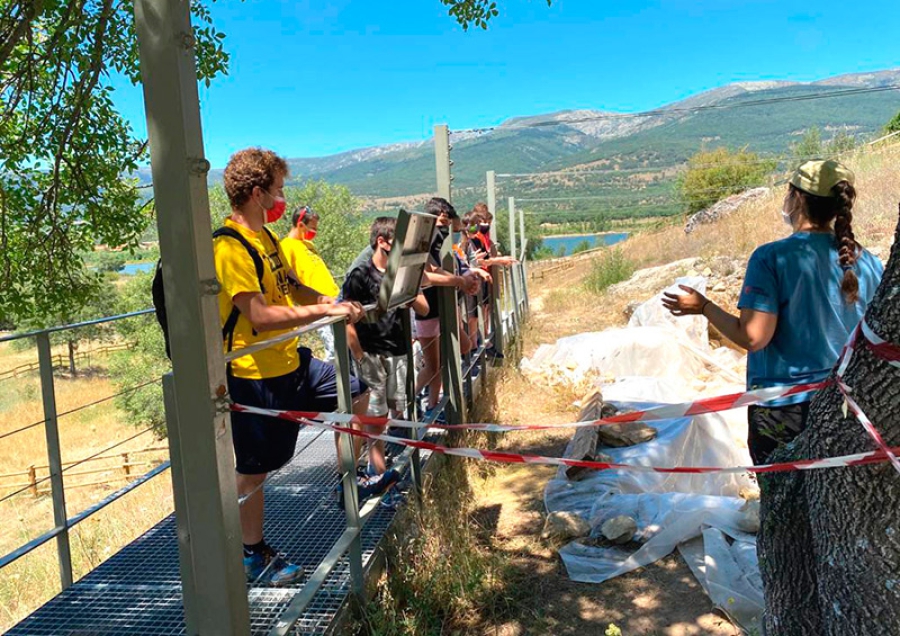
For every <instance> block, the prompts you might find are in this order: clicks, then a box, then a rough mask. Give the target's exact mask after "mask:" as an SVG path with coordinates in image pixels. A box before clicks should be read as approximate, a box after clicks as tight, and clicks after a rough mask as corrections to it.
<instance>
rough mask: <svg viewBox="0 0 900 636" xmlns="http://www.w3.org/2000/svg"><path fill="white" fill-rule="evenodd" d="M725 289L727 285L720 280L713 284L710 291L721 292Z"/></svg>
mask: <svg viewBox="0 0 900 636" xmlns="http://www.w3.org/2000/svg"><path fill="white" fill-rule="evenodd" d="M726 289H728V285H726V284H725V283H722V282H718V283H716V284H715V285H713V288H712V291H714V292H723V291H725V290H726Z"/></svg>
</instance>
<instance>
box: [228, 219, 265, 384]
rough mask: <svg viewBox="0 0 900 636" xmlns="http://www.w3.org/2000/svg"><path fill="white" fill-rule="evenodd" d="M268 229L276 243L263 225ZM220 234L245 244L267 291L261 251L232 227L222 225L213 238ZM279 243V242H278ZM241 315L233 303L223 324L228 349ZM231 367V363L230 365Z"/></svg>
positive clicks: (261, 282)
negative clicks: (264, 282)
mask: <svg viewBox="0 0 900 636" xmlns="http://www.w3.org/2000/svg"><path fill="white" fill-rule="evenodd" d="M263 229H264V230H265V231H266V234H268V235H269V238H270V239H271V240H272V242H273V243H275V239H274V237H273V235H272V232H271V231H270V230H269V229H268V228H266V227H263ZM220 236H227V237H228V238H233V239H234V240H236V241H237V242H238V243H240V244H241V245H243V246H244V248H245V249H246V250H247V252H248V253H249V254H250V258H251V259H252V260H253V266H254V267H255V268H256V277H257V278H258V279H259V288H260V290H261V291H262V293H266V288H265V286H264V285H263V274H264V273H265V271H266V270H265V265H263V260H262V256H260V255H259V252H258V251H257V249H256V248H255V247H253V246H252V245H251V244H250V241H248V240H247V239H246V238H244V235H243V234H241V233H240V232H238V231H237V230H235V229H234V228H230V227H220V228H219V229H218V230H216V231H215V232H213V238H214V239H216V238H219V237H220ZM276 244H277V243H276ZM240 316H241V310H240V309H238V308H237V305H234V304H232V306H231V313H230V314H228V318H227V319H226V320H225V324H224V325H223V326H222V340H226V341H227V342H228V351H231V348H232V346H233V344H234V330H235V327H237V321H238V318H240ZM228 366H229V368H231V365H230V364H229V365H228Z"/></svg>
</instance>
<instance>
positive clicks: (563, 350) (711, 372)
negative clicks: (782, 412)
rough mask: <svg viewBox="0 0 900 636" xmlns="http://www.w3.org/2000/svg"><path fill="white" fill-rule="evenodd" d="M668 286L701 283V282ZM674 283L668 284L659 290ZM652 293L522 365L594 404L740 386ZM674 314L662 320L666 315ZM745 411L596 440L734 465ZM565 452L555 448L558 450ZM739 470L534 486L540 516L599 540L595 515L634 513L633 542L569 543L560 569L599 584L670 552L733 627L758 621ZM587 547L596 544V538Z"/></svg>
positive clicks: (734, 363)
mask: <svg viewBox="0 0 900 636" xmlns="http://www.w3.org/2000/svg"><path fill="white" fill-rule="evenodd" d="M679 282H682V283H683V284H686V285H690V286H692V287H695V288H698V289H700V290H702V289H705V280H704V279H687V280H686V279H681V280H680V281H679ZM669 289H670V290H672V291H675V290H677V287H676V286H673V287H670V288H669ZM661 309H662V308H661V303H660V295H657V296H656V297H654V298H653V299H651V300H650V301H648V302H646V303H644V304H643V305H641V306H640V307H638V308H637V310H636V311H635V312H634V314H633V316H632V319H631V323H630V325H629V327H627V328H624V329H611V330H608V331H605V332H601V333H587V334H580V335H577V336H572V337H570V338H563V339H560V340H559V341H557V343H556V344H555V345H545V346H543V347H541V348H540V349H539V350H538V352H537V353H536V354H535V356H534V357H532V358H531V359H530V360H524V361H523V363H522V368H523V370H524V371H525V372H526V373H527V374H532V375H534V376H537V377H540V378H541V379H542V380H544V381H548V380H549V381H552V379H553V378H555V379H556V381H559V382H574V383H576V384H584V383H585V382H592V381H593V382H595V383H597V384H600V385H601V386H602V393H603V398H604V401H606V402H613V403H618V405H619V406H621V407H626V408H631V409H637V408H644V407H646V406H650V405H653V404H660V403H678V402H684V401H688V400H692V399H696V398H697V397H701V396H711V395H718V394H722V393H731V392H738V391H741V390H743V388H744V386H743V384H742V383H741V377H742V364H743V360H742V359H741V357H740V356H738V355H737V354H736V353H735V352H734V351H732V350H729V349H724V348H719V349H716V350H712V351H711V350H710V349H709V343H708V340H707V338H706V321H705V319H702V318H696V319H695V318H689V319H686V321H685V322H682V321H681V319H678V320H674V319H673V318H672V317H671V316H669V314H668V312H665V311H664V310H661ZM673 320H674V322H673ZM746 417H747V415H746V409H737V410H733V411H726V412H724V413H714V414H707V415H702V416H697V417H694V418H687V417H686V418H679V419H672V420H665V421H651V422H648V424H649V425H651V426H653V427H654V428H656V429H657V431H658V434H657V437H656V438H655V439H653V440H651V441H649V442H645V443H642V444H639V445H636V446H631V447H626V448H601V449H599V450H601V451H602V452H604V453H606V454H607V455H609V456H611V457H612V458H613V460H614V461H615V462H619V463H627V464H640V465H647V466H650V465H652V466H672V467H674V466H740V465H747V464H750V463H751V460H750V455H749V452H748V450H747V444H746V439H747V419H746ZM568 450H569V449H567V451H568ZM754 489H755V485H754V483H753V481H752V480H751V478H750V477H749V475H747V474H731V473H727V474H660V473H650V472H648V473H642V472H641V473H639V472H629V471H616V470H607V471H597V472H593V473H589V474H588V475H587V476H586V477H584V478H583V479H581V480H580V481H569V480H568V479H567V478H566V476H565V470H564V469H563V468H561V469H560V470H559V472H558V474H557V476H556V478H554V479H552V480H551V481H550V482H549V483H548V484H547V486H546V489H545V504H546V507H547V510H548V512H555V511H568V512H574V513H576V514H578V515H580V516H581V517H582V518H583V519H585V520H586V521H588V522H589V523H590V524H591V527H592V528H593V531H592V535H591V536H592V538H596V537H599V536H600V526H601V525H602V523H603V522H604V521H606V520H607V519H610V518H612V517H615V516H619V515H628V516H630V517H632V518H634V519H635V521H636V522H637V525H638V532H637V534H636V535H635V540H636V541H638V542H639V543H640V545H639V547H635V546H636V545H637V544H634V543H632V544H630V545H628V546H624V547H622V546H616V547H611V546H608V545H607V544H603V543H602V542H594V541H574V542H572V543H570V544H568V545H566V546H565V547H563V548H562V550H560V555H561V556H562V559H563V562H564V563H565V565H566V568H567V571H568V573H569V576H570V577H571V578H572V579H573V580H576V581H585V582H595V583H600V582H603V581H606V580H609V579H611V578H613V577H615V576H618V575H620V574H624V573H625V572H629V571H631V570H634V569H637V568H639V567H641V566H644V565H648V564H650V563H652V562H654V561H656V560H658V559H660V558H662V557H664V556H666V555H667V554H670V553H671V552H672V551H673V550H675V548H676V547H678V548H679V549H680V551H681V552H682V554H683V555H684V558H685V560H686V561H687V562H688V565H689V566H690V567H691V570H692V571H693V572H694V574H695V576H696V577H697V579H698V580H699V581H700V583H701V585H702V586H703V588H704V589H705V590H706V591H707V593H708V594H709V596H710V598H712V600H713V601H714V603H715V604H716V605H717V606H719V607H720V608H721V609H722V610H723V611H725V612H726V613H728V614H729V615H730V616H732V617H733V618H734V620H735V621H737V622H738V623H739V624H740V625H741V626H742V627H744V628H745V629H750V628H753V627H756V626H758V625H759V621H760V618H761V614H762V584H761V581H760V577H759V568H758V564H757V561H756V541H755V536H754V535H751V534H747V533H745V532H743V531H742V530H741V527H747V526H746V525H743V526H742V522H744V524H746V522H747V518H746V516H747V515H746V514H745V513H743V512H741V507H742V506H743V505H744V500H743V499H742V498H741V497H739V494H740V493H741V492H742V491H752V490H754ZM598 543H599V544H598Z"/></svg>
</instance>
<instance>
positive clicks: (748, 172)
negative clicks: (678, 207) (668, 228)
mask: <svg viewBox="0 0 900 636" xmlns="http://www.w3.org/2000/svg"><path fill="white" fill-rule="evenodd" d="M776 165H777V162H776V161H775V160H767V159H762V158H761V157H760V156H759V155H757V154H756V153H755V152H749V151H747V150H746V149H742V150H738V151H734V152H732V151H730V150H728V148H716V149H715V150H701V151H700V152H698V153H697V154H695V155H694V156H693V157H691V158H690V159H689V160H688V167H687V170H686V171H685V172H684V173H683V174H682V175H681V177H680V178H679V184H678V185H679V192H680V196H681V200H682V202H683V205H684V209H685V212H687V213H688V214H693V213H694V212H699V211H700V210H703V209H706V208H708V207H709V206H711V205H712V204H713V203H716V202H717V201H719V200H721V199H724V198H725V197H727V196H729V195H732V194H737V193H738V192H743V191H744V190H747V189H748V188H754V187H757V186H760V185H763V184H764V183H765V182H766V178H767V177H768V175H769V174H770V173H771V172H772V171H773V170H774V169H775V166H776Z"/></svg>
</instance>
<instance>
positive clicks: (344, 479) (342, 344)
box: [332, 320, 365, 607]
mask: <svg viewBox="0 0 900 636" xmlns="http://www.w3.org/2000/svg"><path fill="white" fill-rule="evenodd" d="M332 329H333V331H334V370H335V373H336V374H337V379H338V383H337V394H338V399H337V402H338V411H339V412H342V413H352V412H353V395H352V394H351V392H350V347H349V346H348V344H347V323H346V321H344V320H340V321H338V322H336V323H334V324H333V325H332ZM353 449H354V443H353V439H352V437H351V436H350V434H349V433H339V434H338V450H339V455H340V456H339V458H338V460H339V464H340V470H341V483H342V484H343V487H344V513H345V514H346V516H347V527H348V528H349V529H351V530H354V531H355V533H356V534H355V536H354V538H353V542H352V543H351V544H350V547H349V549H348V550H347V559H348V561H349V562H350V589H351V590H352V592H353V595H354V597H355V598H356V600H357V601H358V602H359V603H360V607H362V604H363V603H364V601H365V579H364V578H363V563H362V524H361V523H360V520H359V496H358V493H357V491H356V453H355V452H353Z"/></svg>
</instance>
